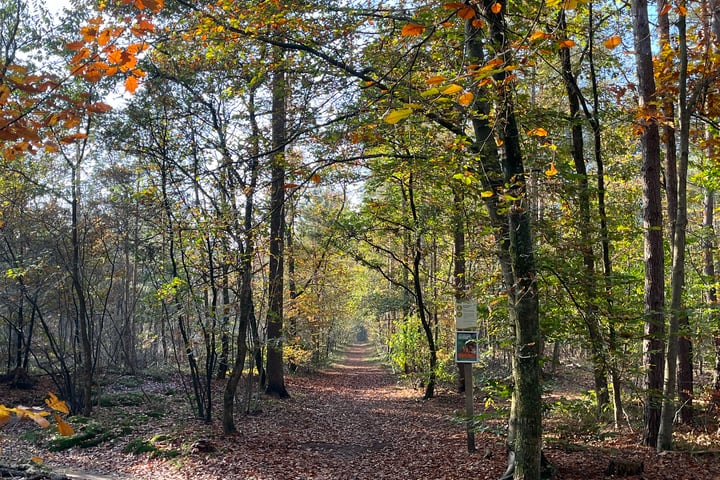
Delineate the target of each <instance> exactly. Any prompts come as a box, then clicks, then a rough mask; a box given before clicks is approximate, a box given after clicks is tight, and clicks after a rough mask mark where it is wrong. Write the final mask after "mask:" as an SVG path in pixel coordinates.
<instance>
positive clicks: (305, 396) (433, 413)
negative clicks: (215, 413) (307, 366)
mask: <svg viewBox="0 0 720 480" xmlns="http://www.w3.org/2000/svg"><path fill="white" fill-rule="evenodd" d="M372 354H373V352H372V351H371V347H370V346H368V345H354V346H350V347H348V348H347V350H346V351H345V354H344V357H343V359H342V361H341V362H340V363H339V364H337V365H335V366H333V368H331V369H328V370H326V371H324V372H321V373H319V374H317V375H313V376H311V377H309V378H306V379H292V380H291V382H292V384H291V392H292V394H293V400H291V401H290V402H288V404H287V405H284V407H285V408H286V411H285V412H278V414H279V415H280V417H281V418H279V419H278V420H279V421H278V424H277V427H278V428H277V429H276V430H275V431H274V432H273V431H272V430H273V429H272V428H271V432H270V433H269V435H268V437H267V438H265V439H263V441H262V447H261V449H262V450H264V451H263V452H262V453H263V454H265V458H266V459H268V460H271V461H272V465H271V466H269V465H268V466H265V467H264V468H263V469H262V470H259V471H253V470H250V471H245V472H243V473H242V474H244V475H246V477H248V478H263V479H265V478H268V479H270V478H316V479H331V478H332V479H361V478H373V479H382V478H392V479H421V478H422V479H440V478H458V479H461V478H473V479H477V478H497V476H498V475H494V474H491V471H492V470H493V468H490V469H489V470H488V468H487V466H488V465H486V466H485V468H483V467H482V464H483V463H486V464H487V463H488V462H487V461H486V460H483V459H482V456H481V455H479V454H473V455H468V454H467V452H466V451H465V448H466V447H465V445H466V443H465V442H466V438H465V433H464V429H463V427H462V425H458V424H457V423H455V422H453V421H452V417H453V410H454V409H457V408H462V402H461V400H460V399H459V398H457V399H453V401H452V402H450V403H448V402H447V401H446V402H444V404H442V405H440V404H441V403H443V402H441V401H439V400H433V401H430V402H425V401H422V400H421V399H420V397H421V396H422V391H420V390H417V391H416V390H412V389H408V388H406V387H403V386H400V385H398V384H397V382H396V379H395V378H394V376H393V375H392V374H390V373H389V372H388V371H387V370H386V369H384V368H383V367H382V366H381V365H379V364H378V363H376V362H374V361H372V360H371V357H372ZM296 382H297V383H296ZM454 403H457V405H454ZM281 408H282V407H281ZM282 417H284V418H282ZM252 443H253V442H252V441H250V442H248V443H247V444H246V445H245V446H246V448H249V449H251V450H252ZM253 475H254V476H253ZM486 475H488V476H487V477H486ZM246 477H243V476H242V475H240V476H238V477H236V478H246Z"/></svg>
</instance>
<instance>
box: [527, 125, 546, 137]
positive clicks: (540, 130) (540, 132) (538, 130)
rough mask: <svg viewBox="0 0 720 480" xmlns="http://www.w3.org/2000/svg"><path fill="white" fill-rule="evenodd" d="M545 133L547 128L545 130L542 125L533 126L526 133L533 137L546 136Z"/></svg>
mask: <svg viewBox="0 0 720 480" xmlns="http://www.w3.org/2000/svg"><path fill="white" fill-rule="evenodd" d="M547 134H548V132H547V130H545V129H544V128H542V127H540V128H533V129H532V130H530V131H529V132H528V135H531V136H535V137H547Z"/></svg>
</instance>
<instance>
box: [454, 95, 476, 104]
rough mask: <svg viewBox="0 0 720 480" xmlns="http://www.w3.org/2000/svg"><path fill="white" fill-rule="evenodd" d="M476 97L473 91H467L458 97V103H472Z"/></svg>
mask: <svg viewBox="0 0 720 480" xmlns="http://www.w3.org/2000/svg"><path fill="white" fill-rule="evenodd" d="M474 98H475V95H473V94H472V92H465V93H463V94H462V95H460V97H459V98H458V103H459V104H460V105H465V106H467V105H470V104H471V103H472V101H473V99H474Z"/></svg>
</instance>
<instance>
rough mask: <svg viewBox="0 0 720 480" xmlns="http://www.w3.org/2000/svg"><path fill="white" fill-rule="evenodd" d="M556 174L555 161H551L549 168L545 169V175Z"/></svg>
mask: <svg viewBox="0 0 720 480" xmlns="http://www.w3.org/2000/svg"><path fill="white" fill-rule="evenodd" d="M557 174H558V170H557V168H555V163H552V162H551V163H550V168H549V169H547V170H545V175H547V176H548V177H554V176H555V175H557Z"/></svg>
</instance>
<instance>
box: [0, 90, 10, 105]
mask: <svg viewBox="0 0 720 480" xmlns="http://www.w3.org/2000/svg"><path fill="white" fill-rule="evenodd" d="M9 97H10V87H8V86H7V85H0V105H5V103H7V99H8V98H9Z"/></svg>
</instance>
